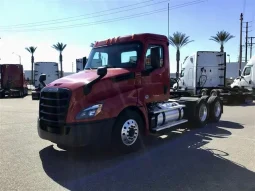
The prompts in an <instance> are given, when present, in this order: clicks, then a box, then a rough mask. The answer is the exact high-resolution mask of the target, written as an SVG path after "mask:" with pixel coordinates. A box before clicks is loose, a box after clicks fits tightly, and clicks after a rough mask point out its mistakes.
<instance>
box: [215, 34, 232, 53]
mask: <svg viewBox="0 0 255 191" xmlns="http://www.w3.org/2000/svg"><path fill="white" fill-rule="evenodd" d="M231 38H234V36H233V35H231V34H230V33H229V32H227V31H224V30H222V31H218V32H217V34H216V36H211V38H210V40H213V41H215V42H217V43H219V44H220V51H221V52H224V44H225V43H226V42H228V41H229V40H230V39H231Z"/></svg>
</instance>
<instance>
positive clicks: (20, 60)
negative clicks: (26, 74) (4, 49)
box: [12, 52, 21, 64]
mask: <svg viewBox="0 0 255 191" xmlns="http://www.w3.org/2000/svg"><path fill="white" fill-rule="evenodd" d="M12 54H15V55H17V56H18V57H19V64H21V56H20V55H18V54H16V53H15V52H13V53H12Z"/></svg>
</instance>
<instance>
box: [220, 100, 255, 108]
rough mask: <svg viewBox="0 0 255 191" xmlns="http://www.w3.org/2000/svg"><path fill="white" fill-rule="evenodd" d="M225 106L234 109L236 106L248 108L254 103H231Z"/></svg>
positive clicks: (254, 103)
mask: <svg viewBox="0 0 255 191" xmlns="http://www.w3.org/2000/svg"><path fill="white" fill-rule="evenodd" d="M225 105H226V106H230V107H231V106H232V107H233V106H234V107H236V106H241V107H250V106H255V102H254V101H253V102H252V103H247V104H246V103H242V104H240V103H232V104H225Z"/></svg>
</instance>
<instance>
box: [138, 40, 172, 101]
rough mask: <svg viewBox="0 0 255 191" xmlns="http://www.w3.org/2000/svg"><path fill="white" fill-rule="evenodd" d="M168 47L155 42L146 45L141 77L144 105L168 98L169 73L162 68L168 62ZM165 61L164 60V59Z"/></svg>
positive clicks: (166, 69)
mask: <svg viewBox="0 0 255 191" xmlns="http://www.w3.org/2000/svg"><path fill="white" fill-rule="evenodd" d="M167 51H168V47H167V46H166V45H165V46H164V45H162V44H158V41H157V42H155V43H154V42H150V43H148V46H147V49H146V54H145V58H144V60H145V63H144V70H143V71H142V72H141V75H142V86H143V93H144V95H143V96H144V98H145V102H146V103H151V102H157V101H164V100H167V99H168V98H169V91H170V71H169V68H168V67H164V66H165V64H167V63H164V62H166V60H168V57H166V56H167V55H168V52H167ZM165 57H166V58H167V59H166V58H165Z"/></svg>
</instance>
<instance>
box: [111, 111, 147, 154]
mask: <svg viewBox="0 0 255 191" xmlns="http://www.w3.org/2000/svg"><path fill="white" fill-rule="evenodd" d="M143 124H144V123H143V120H142V118H141V116H140V115H139V114H138V113H137V112H135V111H130V110H127V111H124V112H123V113H122V114H120V116H119V117H118V118H117V121H116V123H115V125H114V127H113V132H112V147H113V148H114V149H115V150H117V151H118V152H122V153H129V152H133V151H137V150H139V149H140V148H141V145H142V140H141V137H142V131H141V130H142V128H143ZM128 130H129V131H128ZM128 136H131V137H133V139H127V138H128Z"/></svg>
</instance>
